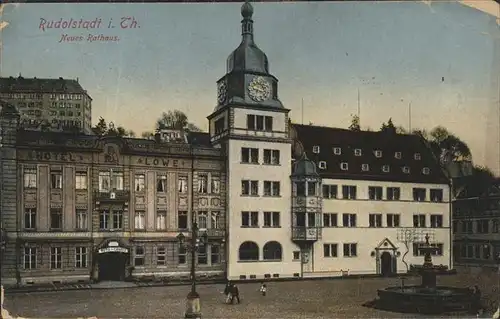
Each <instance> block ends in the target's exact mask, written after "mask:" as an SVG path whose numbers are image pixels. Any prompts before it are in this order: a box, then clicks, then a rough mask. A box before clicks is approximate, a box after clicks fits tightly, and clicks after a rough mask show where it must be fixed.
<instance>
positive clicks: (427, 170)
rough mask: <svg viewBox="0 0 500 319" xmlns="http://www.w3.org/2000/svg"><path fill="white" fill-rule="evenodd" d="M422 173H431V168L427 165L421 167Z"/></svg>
mask: <svg viewBox="0 0 500 319" xmlns="http://www.w3.org/2000/svg"><path fill="white" fill-rule="evenodd" d="M422 173H423V174H424V175H429V174H430V173H431V170H430V169H429V168H428V167H424V168H422Z"/></svg>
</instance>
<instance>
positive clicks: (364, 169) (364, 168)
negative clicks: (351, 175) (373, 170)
mask: <svg viewBox="0 0 500 319" xmlns="http://www.w3.org/2000/svg"><path fill="white" fill-rule="evenodd" d="M361 170H362V171H363V172H368V171H369V170H370V165H368V164H361Z"/></svg>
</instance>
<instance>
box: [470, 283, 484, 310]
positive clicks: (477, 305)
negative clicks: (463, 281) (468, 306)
mask: <svg viewBox="0 0 500 319" xmlns="http://www.w3.org/2000/svg"><path fill="white" fill-rule="evenodd" d="M482 308H483V307H482V306H481V290H479V287H478V286H477V285H476V286H474V288H473V289H472V310H473V311H474V314H475V315H479V314H480V313H481V310H482Z"/></svg>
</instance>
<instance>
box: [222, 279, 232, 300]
mask: <svg viewBox="0 0 500 319" xmlns="http://www.w3.org/2000/svg"><path fill="white" fill-rule="evenodd" d="M231 289H232V284H231V282H230V281H228V282H227V284H226V287H225V288H224V292H223V293H224V296H225V297H226V299H225V302H226V303H229V301H230V300H231Z"/></svg>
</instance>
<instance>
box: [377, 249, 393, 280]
mask: <svg viewBox="0 0 500 319" xmlns="http://www.w3.org/2000/svg"><path fill="white" fill-rule="evenodd" d="M392 264H393V257H392V255H391V253H389V252H387V251H384V252H383V253H382V255H380V272H381V274H382V276H384V277H388V276H391V275H392V274H393V269H392Z"/></svg>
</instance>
